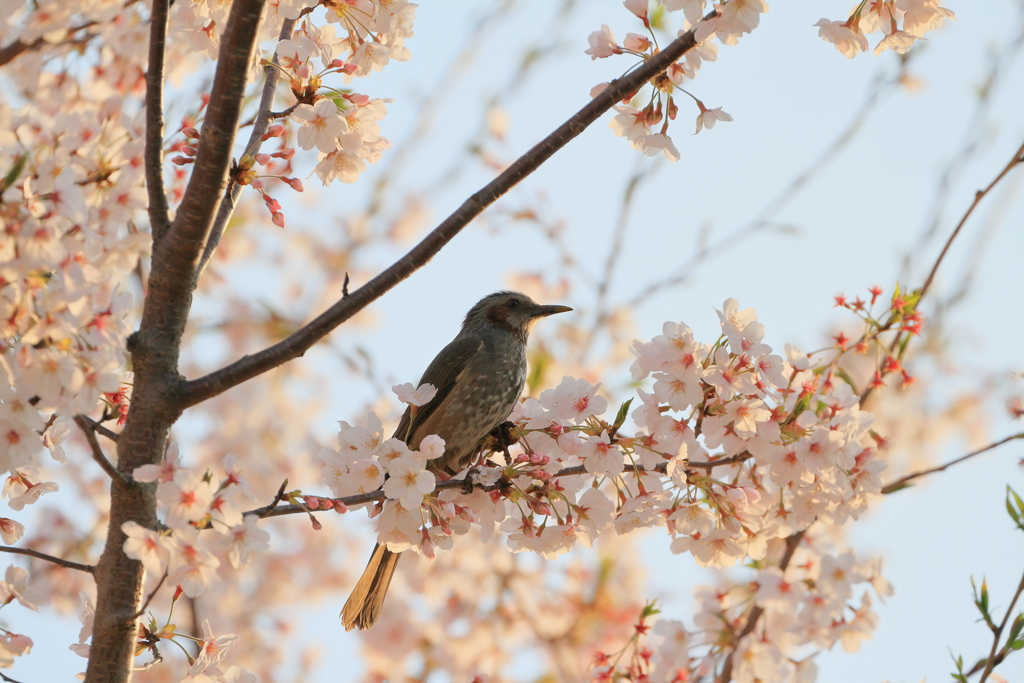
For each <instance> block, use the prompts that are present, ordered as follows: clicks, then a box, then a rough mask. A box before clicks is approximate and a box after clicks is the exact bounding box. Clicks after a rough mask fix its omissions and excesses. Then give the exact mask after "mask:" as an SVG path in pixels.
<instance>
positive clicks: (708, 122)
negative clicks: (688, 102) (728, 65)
mask: <svg viewBox="0 0 1024 683" xmlns="http://www.w3.org/2000/svg"><path fill="white" fill-rule="evenodd" d="M730 4H732V3H730ZM698 105H699V106H700V114H698V115H697V130H696V131H694V135H696V134H697V133H699V132H700V131H701V129H702V128H707V129H708V130H711V129H712V128H714V127H715V123H717V122H718V121H732V116H731V115H730V114H728V113H726V112H724V111H722V108H721V107H715V108H714V109H706V108H705V107H704V105H703V104H702V103H700V102H698Z"/></svg>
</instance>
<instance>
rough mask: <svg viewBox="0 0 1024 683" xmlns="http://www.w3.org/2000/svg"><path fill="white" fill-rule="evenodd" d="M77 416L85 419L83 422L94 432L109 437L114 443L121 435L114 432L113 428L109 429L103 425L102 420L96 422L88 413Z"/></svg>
mask: <svg viewBox="0 0 1024 683" xmlns="http://www.w3.org/2000/svg"><path fill="white" fill-rule="evenodd" d="M79 417H81V418H82V419H83V420H85V423H86V424H87V425H89V427H90V428H91V429H92V430H93V431H94V432H96V433H97V434H99V435H100V436H105V437H107V438H108V439H110V440H111V441H113V442H114V443H117V439H118V438H119V437H120V436H121V435H120V434H118V433H117V432H115V431H114V430H113V429H110V428H109V427H107V426H106V425H104V424H103V423H102V422H97V421H96V420H94V419H92V418H91V417H89V416H88V415H79Z"/></svg>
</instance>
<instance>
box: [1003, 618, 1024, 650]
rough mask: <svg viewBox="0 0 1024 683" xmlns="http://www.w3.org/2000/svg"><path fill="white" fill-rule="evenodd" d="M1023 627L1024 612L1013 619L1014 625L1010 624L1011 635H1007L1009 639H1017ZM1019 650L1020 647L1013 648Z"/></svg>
mask: <svg viewBox="0 0 1024 683" xmlns="http://www.w3.org/2000/svg"><path fill="white" fill-rule="evenodd" d="M1021 629H1024V613H1022V614H1018V615H1017V618H1016V619H1014V620H1013V625H1012V626H1010V635H1008V636H1007V637H1006V639H1007V640H1009V641H1014V640H1017V636H1019V635H1020V632H1021ZM1013 649H1014V650H1019V649H1020V648H1016V647H1015V648H1013Z"/></svg>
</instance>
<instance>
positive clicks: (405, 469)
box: [321, 299, 909, 680]
mask: <svg viewBox="0 0 1024 683" xmlns="http://www.w3.org/2000/svg"><path fill="white" fill-rule="evenodd" d="M718 315H719V320H720V324H721V330H722V334H721V336H720V337H719V338H718V339H717V340H715V341H714V342H712V343H709V344H705V343H701V342H698V341H696V340H695V339H694V336H693V333H692V332H691V330H690V328H689V327H687V326H686V325H685V324H683V323H673V322H669V323H665V325H664V327H663V330H662V332H663V333H662V334H661V335H658V336H656V337H655V338H654V339H652V340H651V341H649V342H644V341H636V342H634V344H633V352H634V355H635V361H634V363H633V365H632V368H631V371H632V375H633V378H634V380H636V381H643V380H648V381H650V380H653V386H651V391H650V392H648V391H645V390H643V389H639V390H638V394H639V398H640V403H639V405H638V406H637V407H636V408H635V409H633V410H632V413H631V415H630V414H629V406H630V404H629V402H627V403H626V404H624V405H623V406H622V407H621V408H620V409H619V410H618V412H617V415H616V416H615V418H614V419H613V420H612V421H611V422H609V421H606V420H604V419H602V418H601V416H602V415H604V413H605V412H606V411H607V409H608V402H607V400H606V399H605V398H603V397H602V396H601V395H600V394H599V393H598V390H599V388H600V385H592V384H590V383H589V382H587V381H586V380H583V379H573V378H570V377H566V378H564V379H563V381H562V383H561V384H560V385H559V386H557V387H556V388H554V389H549V390H547V391H544V392H543V393H541V395H540V397H539V398H538V399H533V398H529V399H526V400H525V401H524V402H522V403H521V404H519V405H518V406H517V407H516V409H515V410H514V411H513V413H512V415H511V416H510V418H509V419H510V420H511V421H512V422H513V423H515V431H514V435H515V436H516V437H517V438H518V444H517V445H516V446H515V447H514V450H513V451H509V452H501V453H495V454H493V455H492V456H491V457H490V458H489V459H487V460H484V461H481V462H479V463H477V464H476V465H475V466H473V467H471V468H470V470H469V471H468V472H464V473H463V474H462V475H460V476H464V477H469V478H470V480H471V481H472V482H474V484H476V485H477V486H476V488H473V489H472V490H471V491H470V492H468V493H467V492H466V491H465V490H463V489H451V488H446V489H444V490H441V491H438V492H436V493H432V490H433V488H434V483H435V482H434V476H433V474H431V473H430V472H428V471H426V469H425V466H426V464H427V463H428V462H429V460H431V459H433V458H435V457H440V455H442V453H443V448H444V444H443V442H442V441H441V440H440V439H438V438H437V437H428V438H427V439H424V442H423V444H421V446H420V450H419V451H411V450H410V449H409V448H408V447H407V446H406V445H405V444H404V443H403V442H402V441H401V440H399V439H387V440H385V439H383V436H382V435H383V431H382V424H381V422H380V420H379V419H377V418H376V417H375V416H371V418H370V420H369V422H368V423H367V425H366V426H351V425H349V424H347V423H342V429H341V431H340V433H339V445H340V449H339V450H338V451H334V450H329V449H325V450H324V451H323V452H322V454H321V457H322V458H323V459H324V460H325V462H326V463H327V466H326V467H325V468H324V475H325V478H326V479H327V480H328V482H329V484H330V486H331V488H332V491H334V493H335V494H336V495H351V494H353V493H362V492H369V491H372V490H374V489H376V488H378V487H379V486H381V484H382V483H383V486H384V494H385V496H386V497H387V499H388V500H387V502H386V503H384V504H383V505H380V504H378V506H377V508H376V512H380V514H379V517H378V521H377V525H378V542H380V543H386V544H387V545H388V547H389V548H390V549H391V550H393V551H401V550H407V549H413V550H415V551H417V552H419V553H422V554H424V555H426V556H428V557H433V555H434V553H435V550H436V549H437V548H442V549H445V548H450V547H451V546H452V543H453V540H452V536H453V535H459V534H465V533H467V532H468V531H469V530H470V529H471V528H473V527H476V528H477V529H478V532H479V535H480V537H481V538H482V539H484V540H487V539H489V538H491V537H492V536H493V534H494V533H495V530H496V529H497V530H499V531H501V532H502V533H503V534H504V535H505V536H506V537H507V544H508V547H509V548H510V549H511V550H512V551H513V552H523V551H532V552H535V553H537V554H538V555H540V556H541V557H544V558H552V557H555V556H557V555H561V554H564V553H567V552H568V551H569V550H570V549H571V548H572V547H573V546H574V545H575V543H576V541H577V540H578V541H580V542H582V543H583V544H584V545H586V546H590V545H592V544H593V542H594V540H595V539H596V538H597V537H599V536H600V535H602V534H604V533H606V532H609V531H610V530H611V529H614V532H615V533H616V534H619V535H623V534H628V533H629V532H631V531H634V530H637V529H641V528H648V527H662V528H664V529H665V530H666V531H667V532H668V534H669V535H670V537H671V542H670V543H671V549H672V551H673V552H674V553H689V554H690V555H692V556H693V558H694V560H695V561H696V562H697V563H698V564H700V565H702V566H710V567H730V566H733V565H735V564H737V563H739V562H753V563H754V565H755V566H756V567H758V569H759V574H758V577H757V578H756V579H755V580H754V582H753V583H751V584H749V585H747V586H746V587H741V588H737V589H736V590H735V591H733V590H731V589H730V591H729V592H727V593H726V594H719V593H715V592H713V591H711V592H709V593H708V595H709V596H711V595H714V596H716V597H715V600H717V601H718V602H716V603H715V604H714V605H711V604H709V605H706V606H705V611H709V612H710V616H708V617H707V618H706V619H705V621H706V622H707V623H706V624H704V623H702V624H698V625H699V626H702V627H704V628H705V630H707V628H708V627H709V625H711V624H732V623H734V622H735V620H736V619H737V618H738V617H739V615H740V613H741V612H742V609H739V608H738V607H737V606H740V605H742V606H744V609H745V608H746V606H749V605H750V604H754V605H757V606H758V608H760V609H761V610H763V611H765V612H767V613H769V614H770V615H776V614H778V615H788V617H787V618H786V619H784V618H783V617H782V616H779V617H778V618H776V617H775V616H770V618H769V619H767V620H766V621H765V622H764V623H765V624H766V625H767V626H766V627H765V628H766V629H768V630H764V629H762V632H763V633H765V634H766V637H767V635H771V634H775V635H778V634H781V633H782V632H783V631H784V632H786V633H789V634H790V635H789V636H787V638H784V639H782V638H780V639H776V640H769V641H766V642H767V643H768V645H763V644H758V645H756V646H755V645H753V644H749V647H753V648H755V649H757V648H761V649H764V648H767V647H769V645H770V647H772V648H775V649H774V650H771V651H770V652H769V651H768V650H765V652H764V653H761V654H757V655H756V656H755V654H749V655H744V659H743V661H744V662H746V664H744V665H751V666H753V664H751V662H754V661H762V660H763V661H764V662H769V661H772V662H776V664H777V665H778V666H777V668H776V669H773V671H775V672H776V673H778V674H779V676H782V678H778V680H787V679H792V678H793V676H795V675H796V673H795V672H796V670H797V669H796V668H794V667H795V666H796V665H795V664H792V663H790V664H792V665H790V664H785V662H787V661H789V660H788V659H787V656H788V653H791V651H792V650H793V648H796V647H798V646H801V645H807V644H815V645H817V646H819V647H831V644H832V643H833V642H836V641H837V640H842V642H843V643H844V647H847V648H848V649H852V648H854V647H855V644H856V643H857V642H859V639H861V638H864V637H868V636H869V635H870V627H871V626H872V625H873V624H874V617H873V616H872V615H871V613H870V610H869V606H870V598H869V597H865V598H864V599H863V602H862V603H861V606H860V607H856V608H853V607H850V606H849V600H850V597H851V595H852V593H851V590H852V589H851V588H850V585H851V584H855V583H858V582H862V581H868V580H871V581H873V582H875V583H876V586H877V585H882V579H881V578H880V576H879V574H878V571H877V567H874V568H872V567H865V565H863V563H861V564H858V565H857V566H856V567H855V566H854V564H855V563H854V560H853V558H852V555H850V554H849V553H840V554H838V555H830V554H829V553H828V552H826V545H827V544H826V541H825V539H824V538H819V536H818V535H817V533H816V532H811V531H809V530H810V529H812V527H813V525H815V523H816V522H822V523H825V524H828V525H831V526H833V527H836V526H839V525H842V524H844V523H845V522H846V521H847V520H849V519H851V518H852V519H856V518H858V517H859V516H860V515H861V514H862V513H863V512H864V510H865V509H866V507H867V506H868V505H869V504H870V503H871V502H872V501H874V500H876V499H878V498H879V497H880V496H881V486H882V485H881V481H880V477H879V473H880V472H881V471H882V470H883V469H884V468H885V467H886V465H885V463H884V462H883V461H882V460H881V459H880V457H879V453H878V449H877V440H876V436H875V435H874V434H873V432H872V431H871V424H872V421H873V416H872V415H871V414H870V413H867V412H865V411H863V410H861V409H860V408H859V396H858V394H857V393H855V392H854V390H853V388H852V387H851V385H850V384H849V383H848V382H847V381H845V380H841V377H843V373H842V371H841V370H840V369H839V366H838V364H839V362H840V360H841V359H842V357H843V355H844V354H846V353H848V351H847V350H845V349H843V348H840V347H838V346H834V347H829V348H826V349H823V350H822V351H820V352H815V353H813V354H805V353H802V352H800V351H799V350H798V349H796V348H794V347H792V346H787V347H786V351H785V357H783V356H780V355H778V354H775V353H773V351H772V348H771V347H770V346H769V345H768V344H766V343H765V342H764V336H765V332H764V326H763V325H762V324H761V323H760V322H758V321H757V319H756V315H755V312H754V310H753V309H741V308H740V306H739V304H738V302H737V301H736V300H734V299H729V300H727V301H726V302H725V304H724V306H723V307H722V310H720V311H719V312H718ZM907 324H909V323H907ZM395 389H396V391H397V392H399V393H400V394H401V395H403V396H405V397H406V399H407V400H408V401H410V402H412V401H413V398H414V396H415V397H417V398H418V399H419V400H420V402H422V401H425V400H429V396H431V395H432V393H431V391H430V388H428V387H424V388H421V389H420V390H413V389H412V387H411V385H409V386H404V387H395ZM627 416H630V417H631V418H632V421H633V423H634V424H635V426H636V430H635V431H634V432H633V436H625V435H624V434H623V431H624V428H625V424H626V420H627ZM879 438H880V437H879ZM385 472H387V473H388V474H389V475H390V477H389V478H388V479H387V480H386V481H385V480H384V474H385ZM819 526H820V525H819ZM801 538H803V542H802V543H801V544H800V545H799V548H796V549H795V550H796V552H797V553H798V555H799V558H800V559H799V562H798V563H790V564H789V568H788V569H787V568H786V567H785V566H784V567H783V568H781V569H780V568H779V566H778V565H779V561H780V558H781V555H782V552H783V549H784V548H785V547H786V546H787V544H788V543H797V542H799V541H800V539H801ZM790 555H792V552H791V553H790ZM880 592H881V593H884V592H885V591H884V590H881V591H880ZM737 610H739V611H737ZM794 617H795V618H796V620H795V621H794V620H793V618H794ZM787 619H788V620H787ZM729 628H732V627H729ZM730 632H731V631H730ZM733 635H734V636H735V635H736V634H733ZM723 637H724V636H723ZM677 640H678V638H677ZM713 640H714V639H713ZM733 640H734V641H735V640H736V638H735V637H734V638H733ZM716 642H717V641H716ZM705 644H706V643H705ZM780 648H781V649H780ZM684 651H685V650H684ZM783 652H785V653H786V656H783V654H782V653H783ZM682 656H683V655H679V654H678V653H677V654H676V655H673V657H674V659H672V661H673V662H676V661H677V660H679V658H680V657H682ZM665 657H668V655H665ZM759 658H760V659H759ZM652 666H662V665H661V664H658V663H657V662H655V663H652ZM665 666H667V665H665ZM757 666H762V664H758V665H757ZM763 666H767V664H763ZM694 667H697V668H699V666H698V665H696V664H695V665H694ZM778 667H781V668H778ZM758 671H761V669H758ZM765 671H767V669H765ZM694 673H696V670H695V671H694ZM754 673H755V674H757V672H756V671H755V672H754ZM762 673H763V672H762ZM765 675H766V674H765ZM765 675H762V674H757V676H759V677H761V678H765ZM768 678H772V676H768ZM772 679H773V680H775V679H774V678H772ZM683 680H685V679H683Z"/></svg>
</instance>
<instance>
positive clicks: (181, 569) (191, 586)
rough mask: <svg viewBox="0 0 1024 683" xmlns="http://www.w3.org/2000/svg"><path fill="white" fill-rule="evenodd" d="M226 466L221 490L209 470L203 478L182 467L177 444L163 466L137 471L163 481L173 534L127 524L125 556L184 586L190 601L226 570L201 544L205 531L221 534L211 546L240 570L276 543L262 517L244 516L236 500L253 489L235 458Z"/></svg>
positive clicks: (160, 495)
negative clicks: (262, 525) (262, 526)
mask: <svg viewBox="0 0 1024 683" xmlns="http://www.w3.org/2000/svg"><path fill="white" fill-rule="evenodd" d="M224 467H225V469H226V474H225V477H224V479H222V480H221V482H220V484H219V485H218V486H216V487H215V486H214V485H213V479H212V475H211V474H210V473H209V472H207V473H206V475H205V476H203V477H199V476H196V475H195V474H194V473H193V472H190V471H189V470H186V469H183V468H180V467H178V451H177V446H176V445H174V444H172V445H171V446H170V447H169V448H168V452H167V454H166V456H165V458H164V463H163V464H162V465H144V466H142V467H139V468H137V469H136V470H135V473H134V478H135V480H136V481H141V482H157V500H159V501H160V503H162V504H163V506H164V508H165V510H166V514H165V516H164V524H165V525H166V526H167V528H168V531H165V532H158V531H154V530H152V529H147V528H145V527H143V526H141V525H139V524H137V523H136V522H125V523H124V524H123V525H122V526H121V530H122V531H123V532H124V533H125V535H126V536H128V539H127V540H126V541H125V542H124V553H125V555H127V556H128V557H131V558H133V559H136V560H139V561H140V562H142V564H143V566H144V567H145V569H146V571H147V572H148V573H149V574H150V575H151V576H163V575H165V574H166V576H167V580H168V582H169V583H170V584H171V585H178V586H180V587H181V590H182V591H184V593H185V595H187V596H189V597H190V598H194V597H196V596H198V595H202V594H203V593H204V592H206V589H207V588H209V587H210V586H211V585H213V584H214V583H215V582H216V580H217V568H218V567H219V566H220V560H218V559H217V557H216V555H215V554H214V552H211V550H209V549H207V547H204V545H206V544H205V543H200V534H199V532H200V530H202V529H205V528H208V527H212V528H214V529H216V530H217V531H219V532H220V536H215V537H212V538H211V539H210V541H209V543H210V544H211V545H212V548H213V549H214V550H220V551H224V552H226V553H227V555H228V558H229V561H230V563H231V566H232V567H234V568H235V569H243V568H245V567H246V566H248V564H249V560H250V555H251V554H252V553H253V552H262V551H266V550H267V549H268V548H269V545H270V534H268V533H267V532H266V531H264V530H263V529H260V528H259V527H257V526H256V523H257V522H258V521H259V520H258V518H257V517H256V516H255V515H246V516H245V517H244V518H243V517H242V513H241V510H240V509H239V507H238V504H237V503H236V502H235V501H234V500H233V499H234V498H235V496H237V495H238V494H239V493H242V492H247V491H248V484H247V483H246V481H245V479H244V478H243V477H242V476H241V474H240V473H239V472H238V470H237V469H235V466H234V458H232V457H231V456H228V457H227V458H225V460H224ZM205 537H206V535H204V538H205Z"/></svg>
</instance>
